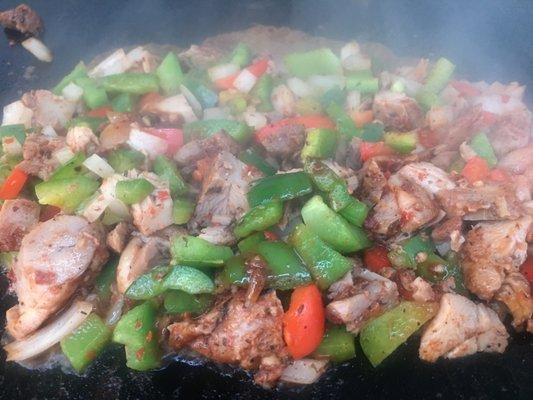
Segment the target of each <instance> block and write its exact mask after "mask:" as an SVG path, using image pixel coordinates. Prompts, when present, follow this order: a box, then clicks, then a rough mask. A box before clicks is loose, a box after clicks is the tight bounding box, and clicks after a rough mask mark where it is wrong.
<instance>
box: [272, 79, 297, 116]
mask: <svg viewBox="0 0 533 400" xmlns="http://www.w3.org/2000/svg"><path fill="white" fill-rule="evenodd" d="M270 100H271V101H272V106H273V107H274V109H275V110H276V111H277V112H279V113H280V114H281V115H283V116H285V117H288V116H290V115H292V114H294V109H295V107H296V98H295V97H294V93H293V92H292V91H291V90H290V89H289V88H288V87H287V86H286V85H279V86H276V87H275V88H274V89H273V90H272V94H271V95H270Z"/></svg>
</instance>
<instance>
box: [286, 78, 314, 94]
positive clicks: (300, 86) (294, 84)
mask: <svg viewBox="0 0 533 400" xmlns="http://www.w3.org/2000/svg"><path fill="white" fill-rule="evenodd" d="M287 86H288V87H289V89H290V90H291V91H292V92H293V93H294V94H295V95H296V96H298V97H307V96H310V95H311V94H313V88H312V87H311V86H310V85H309V84H308V83H307V82H305V81H303V80H302V79H300V78H289V79H287Z"/></svg>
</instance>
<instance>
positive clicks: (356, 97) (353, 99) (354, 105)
mask: <svg viewBox="0 0 533 400" xmlns="http://www.w3.org/2000/svg"><path fill="white" fill-rule="evenodd" d="M360 105H361V93H360V92H358V91H357V90H352V91H350V92H348V94H347V95H346V107H347V108H348V110H350V111H357V110H358V109H359V106H360Z"/></svg>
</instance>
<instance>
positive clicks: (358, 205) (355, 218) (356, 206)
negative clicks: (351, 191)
mask: <svg viewBox="0 0 533 400" xmlns="http://www.w3.org/2000/svg"><path fill="white" fill-rule="evenodd" d="M368 211H370V208H369V207H368V206H367V205H366V204H365V203H363V202H362V201H359V200H357V199H354V198H353V197H352V201H351V202H350V204H348V205H347V206H346V207H344V208H343V209H341V210H340V211H339V214H340V215H342V216H343V217H344V219H346V221H348V222H349V223H350V224H353V225H355V226H358V227H362V226H363V224H364V223H365V220H366V217H367V215H368Z"/></svg>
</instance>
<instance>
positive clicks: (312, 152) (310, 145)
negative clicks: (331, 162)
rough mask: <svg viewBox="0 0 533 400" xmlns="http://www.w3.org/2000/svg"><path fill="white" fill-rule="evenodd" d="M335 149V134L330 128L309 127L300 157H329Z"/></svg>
mask: <svg viewBox="0 0 533 400" xmlns="http://www.w3.org/2000/svg"><path fill="white" fill-rule="evenodd" d="M336 149H337V134H336V132H335V131H333V130H331V129H320V128H319V129H310V130H309V131H308V132H307V137H306V139H305V145H304V147H303V149H302V153H301V157H302V159H303V160H305V159H306V158H330V157H332V156H333V155H334V154H335V150H336Z"/></svg>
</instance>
